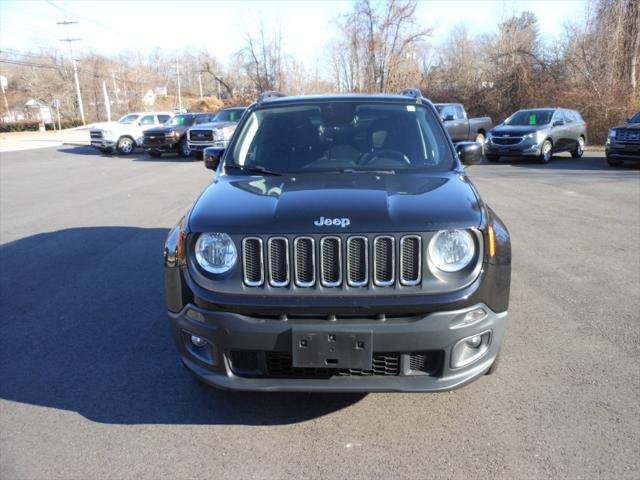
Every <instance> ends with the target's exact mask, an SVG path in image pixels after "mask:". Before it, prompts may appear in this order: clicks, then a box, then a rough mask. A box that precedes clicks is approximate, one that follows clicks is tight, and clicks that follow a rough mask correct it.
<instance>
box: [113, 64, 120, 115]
mask: <svg viewBox="0 0 640 480" xmlns="http://www.w3.org/2000/svg"><path fill="white" fill-rule="evenodd" d="M111 79H112V80H113V93H114V94H115V96H116V110H117V109H118V104H119V103H120V97H119V96H118V85H117V84H116V72H114V71H113V70H112V71H111Z"/></svg>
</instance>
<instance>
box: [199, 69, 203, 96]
mask: <svg viewBox="0 0 640 480" xmlns="http://www.w3.org/2000/svg"><path fill="white" fill-rule="evenodd" d="M198 85H200V100H204V95H202V72H201V71H198Z"/></svg>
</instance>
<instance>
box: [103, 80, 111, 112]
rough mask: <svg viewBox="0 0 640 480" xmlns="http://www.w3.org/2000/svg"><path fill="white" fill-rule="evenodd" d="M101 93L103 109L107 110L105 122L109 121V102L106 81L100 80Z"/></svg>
mask: <svg viewBox="0 0 640 480" xmlns="http://www.w3.org/2000/svg"><path fill="white" fill-rule="evenodd" d="M102 94H103V95H104V109H105V110H106V111H107V122H110V121H111V103H109V94H108V93H107V82H106V80H102Z"/></svg>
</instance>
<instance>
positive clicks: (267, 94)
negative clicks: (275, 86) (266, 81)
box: [258, 91, 288, 103]
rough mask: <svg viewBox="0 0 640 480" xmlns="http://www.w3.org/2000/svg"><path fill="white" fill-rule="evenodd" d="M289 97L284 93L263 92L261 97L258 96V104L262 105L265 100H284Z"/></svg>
mask: <svg viewBox="0 0 640 480" xmlns="http://www.w3.org/2000/svg"><path fill="white" fill-rule="evenodd" d="M287 96H288V95H287V94H286V93H282V92H274V91H267V92H262V93H261V94H260V95H258V103H262V102H264V101H265V100H269V99H271V98H282V97H287Z"/></svg>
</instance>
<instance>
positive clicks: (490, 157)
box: [484, 155, 500, 163]
mask: <svg viewBox="0 0 640 480" xmlns="http://www.w3.org/2000/svg"><path fill="white" fill-rule="evenodd" d="M484 158H486V159H487V162H491V163H494V162H497V161H498V160H500V157H499V156H498V155H485V156H484Z"/></svg>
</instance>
